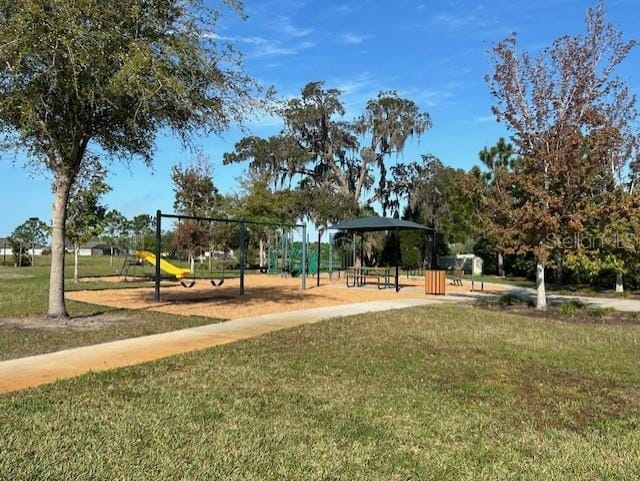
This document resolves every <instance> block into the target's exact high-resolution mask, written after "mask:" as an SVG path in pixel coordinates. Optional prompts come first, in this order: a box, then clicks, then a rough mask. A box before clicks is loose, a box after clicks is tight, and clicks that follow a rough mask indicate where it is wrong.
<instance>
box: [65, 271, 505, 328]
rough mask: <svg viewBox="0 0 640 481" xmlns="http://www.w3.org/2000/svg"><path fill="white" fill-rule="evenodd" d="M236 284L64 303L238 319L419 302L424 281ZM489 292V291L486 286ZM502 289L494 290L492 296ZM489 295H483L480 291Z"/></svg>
mask: <svg viewBox="0 0 640 481" xmlns="http://www.w3.org/2000/svg"><path fill="white" fill-rule="evenodd" d="M239 283H240V281H239V279H226V280H225V283H224V285H223V286H220V287H213V286H212V285H211V284H210V283H209V282H208V281H207V280H199V281H198V282H196V284H195V286H194V287H192V288H191V289H185V288H184V287H181V286H179V285H177V286H173V287H163V288H162V289H161V300H162V302H161V303H160V304H158V303H155V302H154V301H153V293H154V290H153V288H136V289H108V290H100V291H75V292H69V293H68V294H67V296H68V298H69V299H72V300H74V301H80V302H87V303H91V304H97V305H103V306H110V307H119V308H126V309H150V310H154V311H160V312H166V313H170V314H181V315H190V316H203V317H213V318H218V319H238V318H242V317H251V316H256V315H261V314H273V313H277V312H287V311H297V310H302V309H310V308H314V307H327V306H335V305H342V304H353V303H357V302H368V301H377V300H389V299H416V298H418V299H422V298H424V297H425V294H424V279H423V278H421V277H415V278H406V277H405V276H402V277H401V278H400V285H401V287H402V289H401V291H400V292H395V290H394V289H382V290H381V289H378V288H377V287H376V286H375V285H369V286H366V287H354V288H347V287H346V286H345V283H344V278H337V276H336V277H335V278H334V279H333V280H329V279H328V277H327V276H324V277H322V278H321V285H320V286H319V287H317V286H316V279H315V278H310V279H308V281H307V289H306V290H304V291H303V290H302V289H301V288H300V284H301V282H300V279H298V278H282V277H278V276H269V275H259V274H256V275H253V274H252V275H248V276H246V277H245V295H244V296H239ZM470 289H471V284H470V283H468V282H465V283H464V284H463V286H461V287H454V286H449V285H448V286H447V292H448V293H454V294H455V293H460V292H469V291H470ZM492 289H494V288H493V287H492ZM505 289H506V288H502V287H497V288H496V289H495V290H496V292H495V293H502V292H504V290H505ZM485 292H489V291H485Z"/></svg>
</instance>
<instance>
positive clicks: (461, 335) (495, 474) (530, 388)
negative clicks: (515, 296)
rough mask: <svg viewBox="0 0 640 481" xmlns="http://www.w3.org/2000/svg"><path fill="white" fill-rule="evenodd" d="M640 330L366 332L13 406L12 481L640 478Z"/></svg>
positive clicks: (335, 332)
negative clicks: (639, 351) (639, 365)
mask: <svg viewBox="0 0 640 481" xmlns="http://www.w3.org/2000/svg"><path fill="white" fill-rule="evenodd" d="M639 343H640V326H633V325H618V326H604V325H598V324H580V323H570V322H559V321H556V320H547V319H533V318H529V317H522V316H516V315H511V314H505V313H500V312H488V311H483V310H478V309H472V308H466V307H452V306H447V307H426V308H416V309H409V310H403V311H395V312H386V313H377V314H369V315H362V316H355V317H350V318H344V319H336V320H332V321H327V322H322V323H319V324H315V325H310V326H303V327H299V328H296V329H290V330H286V331H280V332H277V333H272V334H270V335H266V336H262V337H259V338H256V339H253V340H249V341H243V342H239V343H235V344H230V345H227V346H222V347H218V348H214V349H209V350H205V351H200V352H195V353H191V354H187V355H181V356H175V357H172V358H168V359H166V360H162V361H158V362H153V363H148V364H144V365H140V366H136V367H131V368H126V369H120V370H116V371H110V372H105V373H100V374H90V375H86V376H82V377H80V378H76V379H73V380H68V381H63V382H59V383H56V384H53V385H49V386H43V387H41V388H37V389H33V390H29V391H26V392H23V393H19V394H14V395H4V396H1V397H0V440H2V441H0V479H11V480H27V479H38V480H49V479H51V480H71V479H74V480H75V479H127V480H142V479H153V480H174V479H203V480H204V479H225V480H234V479H237V480H248V479H252V480H270V479H273V480H281V479H291V480H301V479H326V480H329V479H335V480H337V479H362V480H378V479H379V480H383V479H384V480H396V479H397V480H405V479H416V480H417V479H420V480H510V479H517V480H532V481H533V480H535V481H544V480H596V479H602V480H605V479H606V480H631V479H638V477H639V476H640V424H639V423H640V371H639V370H638V364H639V362H640V354H638V344H639Z"/></svg>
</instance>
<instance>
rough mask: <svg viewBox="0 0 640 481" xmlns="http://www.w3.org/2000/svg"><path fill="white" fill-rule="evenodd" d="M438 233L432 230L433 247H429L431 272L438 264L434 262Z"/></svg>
mask: <svg viewBox="0 0 640 481" xmlns="http://www.w3.org/2000/svg"><path fill="white" fill-rule="evenodd" d="M437 238H438V233H437V232H436V230H435V229H433V245H432V246H431V249H432V250H431V270H434V271H435V270H436V269H437V268H438V262H437V260H436V243H437Z"/></svg>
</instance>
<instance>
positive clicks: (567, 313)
mask: <svg viewBox="0 0 640 481" xmlns="http://www.w3.org/2000/svg"><path fill="white" fill-rule="evenodd" d="M585 307H586V305H585V303H584V302H582V301H578V300H571V301H568V302H564V303H562V304H560V307H559V308H558V312H559V313H560V315H562V316H564V317H573V316H575V315H576V314H577V313H578V311H579V310H582V309H584V308H585Z"/></svg>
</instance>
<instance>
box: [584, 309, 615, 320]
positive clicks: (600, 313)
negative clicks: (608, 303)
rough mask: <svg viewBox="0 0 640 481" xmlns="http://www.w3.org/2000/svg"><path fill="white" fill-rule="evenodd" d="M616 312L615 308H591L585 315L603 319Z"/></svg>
mask: <svg viewBox="0 0 640 481" xmlns="http://www.w3.org/2000/svg"><path fill="white" fill-rule="evenodd" d="M615 311H616V310H615V309H614V308H613V307H589V308H588V309H586V310H585V312H584V313H585V315H586V316H587V317H590V318H593V319H602V318H603V317H607V316H608V315H610V314H611V313H613V312H615Z"/></svg>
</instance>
